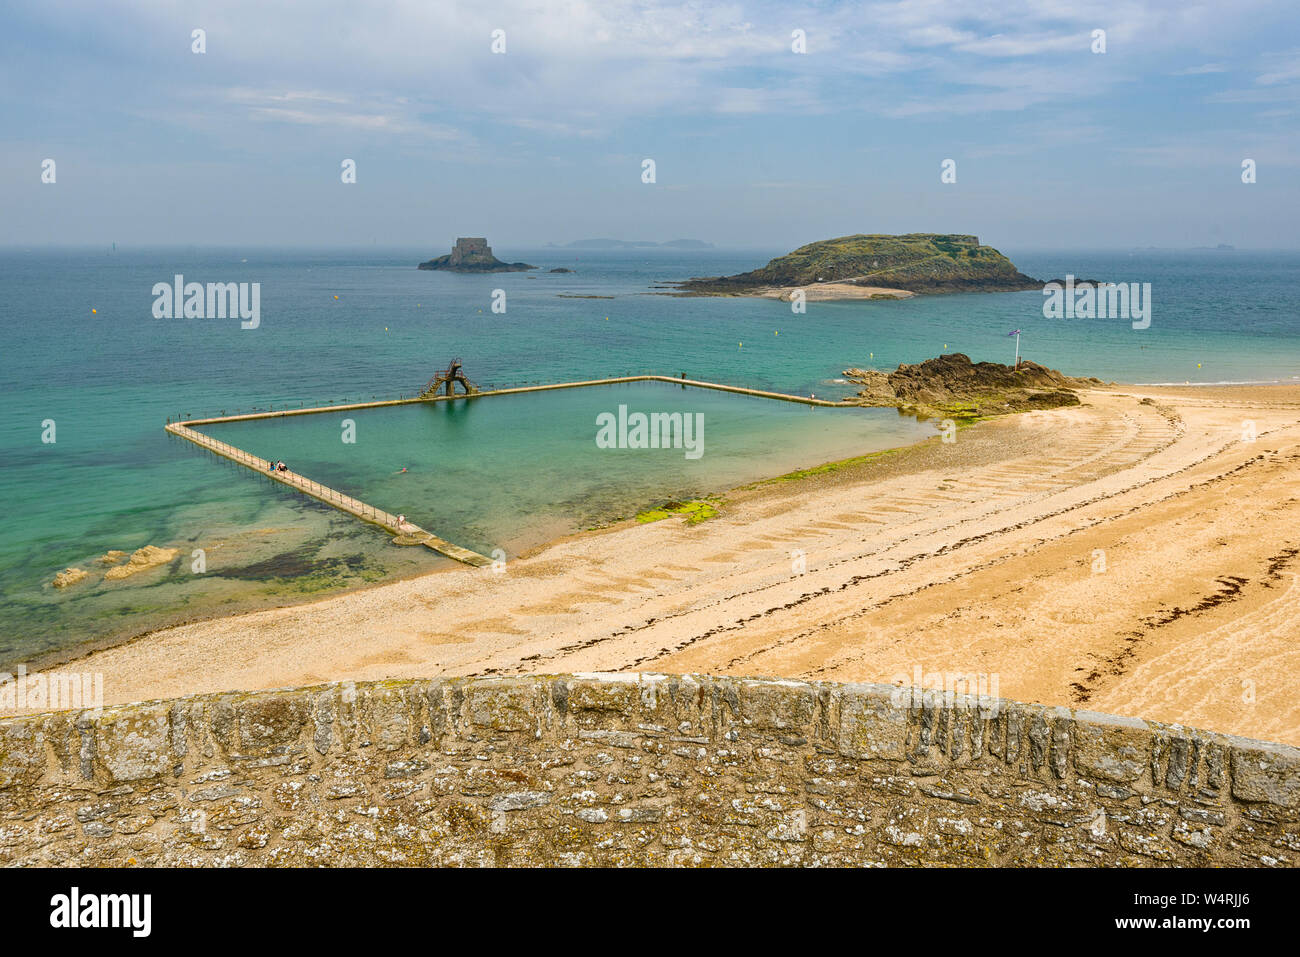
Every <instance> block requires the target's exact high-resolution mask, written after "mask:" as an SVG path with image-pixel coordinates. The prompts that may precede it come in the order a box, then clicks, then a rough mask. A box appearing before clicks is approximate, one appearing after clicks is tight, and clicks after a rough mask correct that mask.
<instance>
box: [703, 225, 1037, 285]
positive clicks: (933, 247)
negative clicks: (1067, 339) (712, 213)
mask: <svg viewBox="0 0 1300 957" xmlns="http://www.w3.org/2000/svg"><path fill="white" fill-rule="evenodd" d="M819 283H838V284H846V283H852V284H858V285H862V286H869V287H873V288H874V287H881V288H887V289H897V290H904V291H906V292H913V293H946V292H1008V291H1012V290H1019V289H1040V288H1041V287H1042V285H1043V284H1042V282H1040V281H1039V280H1037V279H1034V278H1032V277H1030V276H1026V275H1025V274H1024V273H1022V272H1020V271H1019V270H1018V269H1016V267H1015V265H1013V264H1012V262H1011V260H1009V259H1007V257H1006V256H1004V255H1002V254H1001V253H1000V252H998V251H997V250H996V249H994V248H993V247H992V246H981V245H980V241H979V237H977V236H967V235H962V234H942V233H907V234H905V235H901V236H887V235H864V234H859V235H855V236H841V237H840V238H838V239H824V240H822V241H820V242H815V243H809V244H808V245H807V246H800V247H799V248H798V249H796V250H795V251H794V252H792V253H788V254H787V255H785V256H778V257H777V258H776V259H773V260H772V261H771V262H769V263H768V264H767V265H766V266H763V267H762V268H760V269H755V270H752V271H751V272H747V273H740V274H738V275H735V276H714V277H710V278H704V279H689V280H686V281H685V282H682V283H678V284H677V285H678V288H679V290H680V292H681V294H683V295H705V296H753V295H764V294H767V293H771V292H772V291H774V290H778V289H791V288H804V289H806V288H807V287H814V286H816V285H817V284H819Z"/></svg>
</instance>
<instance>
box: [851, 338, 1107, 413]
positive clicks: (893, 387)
mask: <svg viewBox="0 0 1300 957" xmlns="http://www.w3.org/2000/svg"><path fill="white" fill-rule="evenodd" d="M844 377H845V378H846V379H848V380H849V381H851V382H855V383H859V384H861V385H863V386H865V388H863V389H862V390H861V391H860V392H859V393H858V397H857V398H856V399H853V400H850V401H851V402H852V404H854V405H867V406H888V407H892V408H896V409H902V410H903V411H905V412H910V413H913V414H916V415H923V416H933V417H940V416H942V417H950V418H970V417H974V416H988V415H1006V414H1008V413H1011V412H1027V411H1029V410H1031V409H1055V408H1059V407H1061V406H1069V405H1078V404H1079V397H1078V395H1076V394H1075V393H1074V391H1073V390H1074V389H1079V388H1092V387H1095V386H1099V385H1103V384H1104V383H1102V381H1101V380H1100V379H1079V378H1074V377H1071V376H1066V375H1063V374H1061V373H1060V372H1057V371H1056V370H1055V369H1048V368H1047V367H1046V366H1041V365H1039V364H1038V363H1036V362H1030V361H1029V360H1027V359H1026V360H1021V363H1020V365H1019V366H1016V367H1012V366H1007V365H1001V364H1000V363H997V362H978V363H973V362H971V360H970V357H969V356H967V355H965V354H963V353H960V352H951V353H948V354H946V355H942V356H939V357H937V358H934V359H927V360H925V361H924V362H920V363H916V364H914V365H908V364H903V365H900V366H899V367H898V368H897V369H896V370H895V371H893V372H889V373H885V372H877V371H874V370H865V369H846V370H845V371H844Z"/></svg>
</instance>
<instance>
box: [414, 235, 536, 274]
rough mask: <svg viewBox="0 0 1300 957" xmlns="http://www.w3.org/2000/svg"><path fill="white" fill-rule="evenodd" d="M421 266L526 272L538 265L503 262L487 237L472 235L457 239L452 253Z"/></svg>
mask: <svg viewBox="0 0 1300 957" xmlns="http://www.w3.org/2000/svg"><path fill="white" fill-rule="evenodd" d="M419 268H421V269H442V270H445V271H447V272H525V271H527V270H529V269H536V268H537V267H536V266H530V265H528V263H503V262H502V261H501V260H499V259H497V257H496V256H493V255H492V247H491V246H489V245H488V244H487V240H486V239H484V238H483V237H481V236H470V237H461V238H459V239H457V240H456V245H455V246H453V247H452V250H451V253H450V254H448V255H446V256H439V257H437V258H436V259H430V260H429V261H428V262H422V263H420V267H419Z"/></svg>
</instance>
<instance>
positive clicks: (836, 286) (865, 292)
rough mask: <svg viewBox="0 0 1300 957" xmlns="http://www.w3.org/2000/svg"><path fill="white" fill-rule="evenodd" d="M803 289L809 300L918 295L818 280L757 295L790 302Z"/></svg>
mask: <svg viewBox="0 0 1300 957" xmlns="http://www.w3.org/2000/svg"><path fill="white" fill-rule="evenodd" d="M799 290H802V291H803V294H804V299H805V300H806V301H807V302H833V301H835V300H837V299H871V298H872V297H874V296H887V297H889V298H891V299H911V298H912V297H913V296H915V295H916V293H914V292H908V291H907V290H906V289H891V288H889V287H888V286H859V285H858V284H856V283H852V282H818V283H811V284H810V285H807V286H773V287H771V288H769V289H763V290H761V291H760V292H757V293H755V295H757V296H760V297H762V298H763V299H780V300H782V301H784V302H789V301H790V300H791V299H792V298H793V297H794V294H795V292H796V291H799Z"/></svg>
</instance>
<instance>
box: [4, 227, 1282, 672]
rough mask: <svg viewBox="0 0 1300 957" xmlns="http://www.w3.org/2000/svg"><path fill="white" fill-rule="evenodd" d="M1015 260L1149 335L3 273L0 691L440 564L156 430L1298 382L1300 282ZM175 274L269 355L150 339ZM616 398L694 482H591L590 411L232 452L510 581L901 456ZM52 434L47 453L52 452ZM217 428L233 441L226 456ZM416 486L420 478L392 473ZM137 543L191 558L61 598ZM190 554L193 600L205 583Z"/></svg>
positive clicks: (789, 415) (1252, 267)
mask: <svg viewBox="0 0 1300 957" xmlns="http://www.w3.org/2000/svg"><path fill="white" fill-rule="evenodd" d="M1004 251H1005V252H1007V253H1008V255H1010V256H1011V257H1012V258H1013V260H1014V261H1015V262H1016V264H1017V265H1018V266H1019V267H1020V268H1021V269H1022V270H1023V271H1025V272H1027V273H1029V274H1030V275H1035V276H1039V277H1042V278H1044V279H1049V278H1054V277H1057V276H1062V275H1064V274H1065V273H1066V272H1072V273H1074V274H1075V275H1076V276H1082V277H1087V278H1100V279H1108V280H1114V281H1136V282H1150V283H1151V284H1152V299H1153V314H1152V322H1151V327H1150V328H1149V329H1146V330H1141V331H1137V330H1133V329H1131V328H1130V326H1129V324H1128V323H1127V322H1124V321H1120V320H1048V319H1045V318H1043V315H1042V296H1041V294H1040V293H1038V292H1024V293H1009V294H997V295H965V296H944V297H931V298H919V299H915V300H910V301H905V302H867V303H861V302H860V303H847V302H845V303H811V304H809V307H808V312H807V313H806V314H805V315H793V314H792V313H791V311H790V307H789V305H788V304H785V303H781V302H776V301H767V300H754V299H678V298H670V297H665V296H659V295H653V294H651V293H653V292H654V291H655V290H654V289H653V288H652V287H653V286H654V285H655V284H656V283H657V282H659V281H662V280H667V279H680V278H684V277H686V276H697V275H717V274H726V273H733V272H737V271H741V270H745V269H750V268H754V267H755V266H758V265H761V264H762V263H763V262H765V261H766V260H767V259H768V258H770V257H771V256H773V255H776V254H779V253H780V252H783V250H756V251H745V252H740V251H703V252H698V253H695V252H692V253H680V252H671V253H670V252H667V251H657V250H656V251H654V252H650V253H647V252H637V251H633V252H599V253H596V252H589V251H581V252H576V251H573V250H560V249H546V250H514V249H498V250H497V252H498V255H500V256H501V257H502V258H504V259H508V260H512V261H513V260H517V259H522V260H525V261H528V262H532V263H536V264H537V265H539V266H542V267H543V268H544V269H549V268H554V267H557V266H567V267H569V268H572V269H575V270H576V272H575V273H573V274H567V275H553V274H549V273H546V272H540V273H508V274H500V275H495V276H458V275H454V274H449V273H433V272H420V271H418V270H416V269H415V268H414V264H415V263H416V262H419V261H420V260H422V259H427V258H428V257H429V255H430V254H431V250H429V249H411V250H375V249H368V250H359V251H355V252H348V253H320V252H301V251H293V250H276V251H269V250H263V249H250V250H200V249H188V250H154V251H149V250H136V251H126V252H118V253H116V254H114V253H110V252H108V251H104V250H94V251H86V250H61V251H54V252H50V251H46V250H36V251H22V250H10V251H5V252H0V337H2V341H3V355H4V361H3V375H2V377H0V389H2V390H3V395H4V400H5V413H4V416H3V418H2V419H0V456H3V466H4V467H3V469H0V502H3V503H4V507H5V522H4V525H3V531H0V663H5V662H13V661H17V660H25V659H29V658H30V657H31V656H33V655H36V654H39V653H41V652H46V651H53V650H58V649H68V648H74V647H77V646H79V645H81V644H83V643H85V642H87V641H91V640H100V639H112V638H115V637H120V636H121V635H124V634H131V633H136V632H139V631H141V630H145V629H148V628H151V627H157V626H159V625H163V624H167V623H171V622H175V621H181V620H185V619H188V618H194V617H201V616H206V615H211V614H214V613H218V612H223V611H233V610H238V609H243V608H250V607H260V606H264V605H266V604H274V603H282V602H285V601H291V600H300V599H301V598H303V597H309V596H313V595H318V594H325V593H328V592H330V591H333V590H336V589H338V588H341V587H347V586H352V585H357V584H362V583H366V582H372V581H381V580H385V579H387V578H391V577H393V576H398V575H409V574H414V573H417V572H420V571H424V570H428V569H433V568H438V567H441V565H442V564H443V560H441V559H439V558H438V557H437V556H435V555H433V554H432V553H428V552H427V550H423V549H399V548H395V547H392V546H391V545H389V544H388V541H387V539H386V538H385V537H384V536H383V535H382V533H380V532H378V531H377V530H374V529H371V528H369V527H367V526H364V525H362V524H361V523H358V522H356V521H354V520H352V519H349V518H347V517H346V516H342V515H340V514H338V513H336V512H334V511H333V510H330V509H327V508H325V507H324V506H320V505H318V504H316V503H313V502H310V501H308V500H304V499H301V498H299V497H296V496H294V495H292V494H291V493H288V492H286V491H284V490H281V489H279V488H277V487H274V486H270V485H268V484H267V483H266V482H265V481H259V480H258V479H257V477H256V476H254V475H252V474H251V473H249V472H248V471H247V470H244V469H240V468H238V467H235V466H232V465H228V464H223V463H221V462H220V460H216V459H213V458H212V457H210V456H207V455H205V454H202V453H200V452H198V451H196V450H195V449H194V447H193V446H190V445H189V444H188V443H182V442H179V441H176V440H170V439H169V438H168V437H167V436H166V435H165V433H164V432H163V431H162V428H161V426H162V424H163V422H164V421H165V419H166V418H167V417H168V416H169V415H176V414H194V415H198V414H203V413H209V414H216V413H221V412H234V411H236V410H237V409H244V410H247V409H249V408H250V407H253V406H256V407H260V408H266V407H268V406H271V405H277V406H278V405H284V404H294V405H297V404H299V403H307V404H321V403H328V402H333V401H338V400H343V399H352V400H359V399H369V398H371V397H372V396H379V397H391V396H396V395H399V394H402V393H405V394H412V393H414V392H416V391H418V389H419V388H420V387H421V386H422V385H423V383H424V382H425V381H426V380H427V379H428V377H429V376H430V375H431V374H432V373H433V372H434V371H436V370H437V369H439V368H441V367H444V366H445V365H446V362H447V360H448V359H449V358H450V357H452V356H461V357H462V358H463V359H464V363H465V369H466V371H467V373H468V374H469V376H470V377H471V378H472V379H474V380H475V381H476V382H478V383H479V384H480V385H483V386H487V385H509V384H522V383H525V382H554V381H562V380H571V379H579V378H592V377H602V376H609V375H620V374H625V373H629V372H633V373H634V372H643V371H656V372H660V373H664V374H668V375H674V376H676V375H679V374H680V373H682V372H685V373H687V374H688V375H689V376H691V377H694V378H700V379H708V380H712V381H719V382H729V383H735V384H741V385H749V386H755V387H759V388H768V389H775V390H778V391H785V392H800V393H807V392H816V393H817V394H818V395H819V396H824V397H827V398H836V397H838V396H839V395H842V394H845V393H846V392H847V390H848V389H849V387H848V386H847V385H846V384H844V383H842V382H837V381H836V380H837V379H839V378H840V373H841V371H842V370H843V369H845V368H848V367H850V366H864V367H870V366H874V367H877V368H886V369H887V368H892V367H894V366H895V365H897V364H898V363H899V362H916V361H920V360H921V359H924V358H927V357H929V356H933V355H936V354H938V353H940V352H942V351H944V349H945V347H946V348H947V350H948V351H963V352H966V353H968V354H969V355H971V356H972V358H974V359H976V360H980V359H991V360H998V361H1003V362H1006V361H1009V360H1010V359H1011V356H1012V353H1013V350H1014V343H1013V341H1012V340H1010V339H1009V338H1007V336H1006V333H1007V332H1008V331H1009V330H1011V329H1014V328H1020V329H1021V330H1022V331H1023V336H1022V343H1021V347H1022V351H1023V353H1024V354H1025V355H1026V356H1028V357H1029V358H1032V359H1034V360H1036V361H1039V362H1042V363H1044V364H1046V365H1050V366H1053V367H1056V368H1060V369H1063V370H1065V371H1067V372H1071V373H1076V374H1089V375H1097V376H1100V377H1102V378H1106V379H1116V380H1120V381H1136V382H1183V381H1192V382H1225V381H1269V380H1284V381H1296V377H1297V375H1300V318H1298V316H1297V312H1298V309H1297V302H1298V299H1297V295H1296V292H1295V290H1296V288H1297V282H1298V281H1300V255H1296V254H1291V253H1257V252H1224V253H1219V252H1182V253H1170V252H1139V253H1133V254H1128V253H1050V252H1018V251H1016V250H1014V249H1006V250H1004ZM176 273H182V274H184V276H185V277H186V280H187V281H198V282H260V283H261V325H260V327H259V328H258V329H255V330H242V329H241V328H240V327H239V322H238V321H237V320H233V319H207V320H199V319H171V320H166V319H155V318H153V316H152V312H151V307H152V304H153V295H152V287H153V285H154V284H155V283H158V282H170V281H171V279H172V277H173V275H175V274H176ZM495 289H501V290H504V292H505V294H506V302H507V311H506V313H505V314H504V315H502V314H494V313H493V312H492V308H491V307H492V301H493V295H492V294H493V290H495ZM560 294H567V295H577V296H592V295H595V296H612V297H613V298H608V299H605V298H602V299H588V298H563V297H562V296H561V295H560ZM336 296H337V298H335V297H336ZM92 310H94V312H92ZM1198 363H1199V366H1198ZM619 388H622V389H626V390H627V391H626V393H625V395H626V396H627V397H628V402H629V404H630V405H636V404H639V403H650V402H660V401H661V400H662V402H665V403H667V402H670V401H671V402H676V401H679V400H680V401H683V402H686V403H687V405H688V407H689V410H690V411H700V412H703V413H704V414H705V422H706V450H707V451H706V454H705V455H704V456H703V458H702V459H701V460H700V462H699V463H694V464H692V463H689V462H687V461H686V460H685V459H684V458H682V459H681V460H678V459H676V458H674V457H673V456H670V455H664V456H662V457H655V456H650V455H648V454H646V453H637V452H623V451H619V452H615V451H605V452H601V457H600V458H591V456H592V455H594V453H595V451H596V449H595V443H594V431H595V422H594V416H595V414H596V412H597V411H603V410H611V411H612V410H613V409H615V408H616V407H617V404H618V402H619V401H623V399H620V398H619V395H618V394H617V392H616V391H611V392H610V393H608V394H603V395H602V394H597V391H598V390H577V391H566V392H557V393H549V394H547V395H545V396H537V397H534V398H532V399H530V400H528V401H527V402H516V400H511V399H506V398H494V399H491V400H486V401H484V402H482V403H479V404H466V403H463V402H458V403H455V404H453V405H451V406H448V407H443V408H439V407H433V408H421V409H412V410H401V411H400V412H399V410H393V411H392V412H391V413H383V412H378V411H368V412H366V413H364V414H362V413H359V414H357V415H356V416H355V419H356V422H357V426H358V441H357V443H356V446H355V447H352V448H347V447H345V446H344V445H343V443H342V442H341V441H340V440H339V433H338V430H339V425H338V423H337V422H335V423H333V424H331V423H330V422H328V421H325V420H324V419H321V420H319V421H312V420H307V419H299V420H293V422H292V424H290V422H289V421H288V420H286V421H285V422H284V423H283V424H282V425H281V424H272V423H265V422H264V423H256V426H257V429H254V428H253V427H252V426H251V425H250V426H249V427H248V428H249V432H248V433H247V435H246V436H245V435H243V434H241V435H240V437H239V440H238V441H237V442H236V444H244V442H248V443H250V444H249V445H248V446H247V447H250V448H252V449H253V450H254V451H262V452H264V453H267V454H271V455H273V456H274V457H277V458H284V459H286V460H287V461H290V462H291V464H292V465H294V467H295V468H299V469H301V470H302V471H304V472H306V473H307V474H309V475H312V476H313V477H317V478H319V479H320V480H321V481H326V482H328V483H330V484H332V485H335V487H338V488H341V489H343V490H345V491H350V492H353V493H354V494H358V495H360V496H361V497H362V498H364V499H366V500H367V501H372V502H373V504H376V505H380V506H382V507H385V508H389V509H392V510H396V511H404V512H406V513H407V514H408V515H410V516H411V517H412V518H413V519H415V520H416V521H418V522H420V523H421V524H424V525H426V527H429V528H431V529H433V530H434V531H436V532H438V533H439V534H442V535H444V536H446V537H448V538H451V539H452V540H453V541H456V540H458V539H457V535H460V536H462V537H463V538H464V541H465V544H468V545H471V546H476V547H481V548H486V547H488V546H493V545H495V546H498V547H503V548H505V549H506V551H507V552H511V551H513V550H517V549H519V548H522V547H528V546H529V545H531V544H535V543H536V542H537V541H538V540H539V538H543V539H544V538H545V537H547V536H549V535H551V534H553V533H556V532H557V530H561V529H564V530H567V529H576V528H580V527H584V526H586V525H589V524H594V523H596V522H599V521H603V520H606V519H609V518H614V517H619V516H625V515H628V514H631V513H633V512H635V511H636V510H638V509H639V508H643V507H646V506H648V505H653V504H656V503H657V502H658V501H661V500H664V499H668V498H675V497H684V496H687V495H698V494H703V493H705V492H708V491H718V490H721V489H722V488H725V487H726V486H727V485H729V484H735V483H736V482H740V481H746V480H748V479H750V478H756V477H759V476H762V475H768V474H774V473H776V472H779V471H782V470H785V469H786V468H789V467H795V466H802V465H812V464H816V463H817V462H820V461H826V460H829V459H832V458H838V457H843V456H844V455H850V454H858V453H860V452H864V451H868V450H871V449H873V448H880V447H884V446H887V445H892V444H898V443H899V441H900V440H906V438H907V437H908V436H909V435H910V434H914V433H912V432H911V431H910V430H912V429H914V428H915V425H914V424H913V423H910V422H909V421H907V420H901V419H899V417H897V416H896V415H894V414H893V413H878V412H876V413H861V414H859V413H846V414H844V415H843V417H841V418H839V419H837V420H836V419H832V418H831V415H840V413H836V412H834V411H833V410H809V409H807V408H805V407H800V406H794V405H788V404H785V403H767V402H761V401H759V400H750V399H744V398H740V397H735V396H720V395H715V394H711V393H701V392H698V391H694V392H688V393H682V392H681V390H680V389H677V390H673V389H672V388H671V387H664V388H663V389H660V391H659V392H658V393H657V394H655V393H642V392H640V391H638V390H640V389H642V388H651V389H654V388H658V386H655V385H646V386H637V387H634V386H627V387H619ZM670 397H672V398H670ZM491 403H502V404H500V405H497V406H492V405H491ZM670 408H676V406H664V407H663V408H659V407H656V409H655V410H656V411H663V410H668V409H670ZM824 413H830V415H827V414H824ZM440 417H441V418H440ZM47 420H53V422H54V424H55V430H56V431H55V438H56V441H55V442H54V443H52V444H50V443H45V442H42V433H43V431H45V430H46V426H44V425H43V423H45V422H46V421H47ZM814 424H815V426H816V427H815V428H814V427H813V426H814ZM223 428H230V429H232V433H231V434H232V436H233V434H234V433H233V429H234V428H236V427H223ZM237 428H240V429H242V428H245V427H244V426H239V427H237ZM317 429H319V430H320V434H319V439H320V443H321V444H320V445H319V447H318V445H317V435H316V431H315V430H317ZM277 430H278V431H277ZM214 434H217V433H216V431H215V430H214ZM221 437H227V436H225V435H224V434H223V435H222V436H221ZM715 438H716V444H715V442H714V439H715ZM230 440H231V441H236V440H235V439H234V438H230ZM390 440H391V443H390ZM264 442H266V443H269V444H270V445H273V446H274V448H264V447H263V444H262V443H264ZM587 443H590V447H588V446H587ZM580 446H581V447H580ZM390 453H391V454H390ZM575 455H576V456H578V457H579V458H580V459H582V461H584V462H587V461H589V462H590V464H589V465H583V467H582V468H581V469H577V470H574V471H576V472H578V473H580V475H581V479H580V480H578V479H575V478H573V471H569V472H566V470H565V468H564V465H565V463H566V461H568V460H570V459H573V457H574V456H575ZM643 460H644V461H643ZM574 461H576V459H574ZM307 464H310V465H311V469H310V470H309V469H308V468H307V467H306V466H307ZM404 465H405V466H407V467H408V468H409V469H410V471H408V472H407V473H405V474H404V475H400V476H394V475H392V474H390V468H389V467H390V466H391V471H396V470H397V469H399V468H401V467H402V466H404ZM316 470H319V473H320V474H319V475H317V474H316ZM467 470H468V471H467ZM145 544H155V545H161V546H166V547H172V548H177V549H178V550H179V554H178V556H177V558H176V559H175V560H174V561H173V562H172V563H171V564H170V565H169V566H168V567H166V568H165V569H162V570H160V571H154V572H145V573H142V574H141V575H139V576H136V577H134V578H131V579H127V580H125V581H123V582H117V583H106V582H103V581H101V580H100V579H101V577H102V571H95V572H94V573H93V574H92V578H91V580H89V581H87V582H85V583H82V584H80V585H77V586H73V587H71V588H68V589H65V590H55V589H53V588H51V587H50V585H49V582H50V579H51V578H52V577H53V575H54V574H55V573H56V572H58V571H59V570H61V569H62V568H64V567H66V566H69V565H78V566H80V567H83V568H87V569H95V568H96V566H94V565H93V564H92V560H93V559H94V558H95V557H96V556H98V555H101V554H103V553H104V552H105V551H107V550H108V549H122V550H126V551H130V550H132V549H135V548H138V547H140V546H142V545H145ZM195 549H203V551H204V555H205V559H206V563H207V571H205V572H203V573H196V572H194V571H192V570H191V569H192V564H193V561H194V558H193V552H194V550H195Z"/></svg>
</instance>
